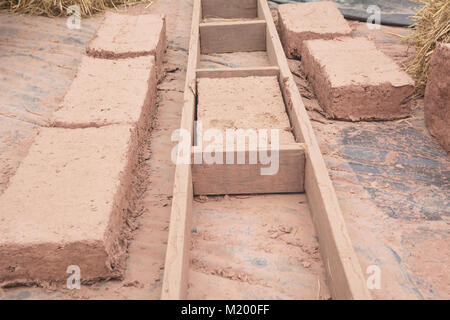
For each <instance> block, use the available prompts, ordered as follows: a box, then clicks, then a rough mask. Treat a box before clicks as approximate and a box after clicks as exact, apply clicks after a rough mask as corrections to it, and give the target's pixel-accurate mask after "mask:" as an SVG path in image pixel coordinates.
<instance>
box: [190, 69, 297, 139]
mask: <svg viewBox="0 0 450 320" xmlns="http://www.w3.org/2000/svg"><path fill="white" fill-rule="evenodd" d="M197 91H198V105H197V118H198V120H199V121H201V122H202V126H203V131H204V132H205V131H206V130H208V129H219V130H221V131H222V132H223V135H224V137H225V132H226V129H255V130H258V129H266V130H270V129H278V130H279V137H280V145H281V144H289V143H295V140H294V136H293V135H292V133H291V131H290V123H289V118H288V116H287V114H286V110H285V106H284V102H283V97H282V95H281V90H280V86H279V84H278V80H277V77H275V76H272V77H254V76H252V77H236V78H211V79H210V78H200V79H198V87H197ZM268 138H269V141H270V131H269V132H268ZM224 145H225V142H224Z"/></svg>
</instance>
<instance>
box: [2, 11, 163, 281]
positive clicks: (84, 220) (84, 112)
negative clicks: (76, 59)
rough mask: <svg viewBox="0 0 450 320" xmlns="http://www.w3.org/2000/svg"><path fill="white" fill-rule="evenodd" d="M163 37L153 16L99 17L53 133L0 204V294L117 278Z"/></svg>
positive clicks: (44, 136)
mask: <svg viewBox="0 0 450 320" xmlns="http://www.w3.org/2000/svg"><path fill="white" fill-rule="evenodd" d="M165 29H166V26H165V18H164V17H163V16H159V15H140V16H137V15H132V16H131V15H122V14H118V13H112V12H111V13H107V14H106V15H105V18H104V20H103V22H102V24H101V26H100V28H99V30H98V31H97V34H96V35H95V36H94V38H93V39H92V40H91V42H90V43H89V45H88V48H87V50H86V55H85V56H84V57H83V58H82V61H81V64H80V65H79V68H78V71H77V75H76V77H75V79H74V81H73V83H72V84H71V86H70V88H69V90H68V92H67V93H66V95H65V97H64V100H63V102H62V103H61V105H60V106H59V108H58V109H57V111H56V112H55V113H54V115H53V119H52V121H51V123H52V125H51V126H49V127H45V128H41V129H40V131H39V134H38V136H37V138H36V140H35V142H34V144H33V145H32V146H31V148H30V150H29V153H28V155H27V157H26V158H25V159H24V161H23V162H22V163H21V165H20V167H19V168H18V170H17V172H16V174H15V176H14V177H12V179H11V181H10V184H9V186H8V188H7V189H6V190H5V192H4V193H3V194H2V195H1V196H0V208H2V209H1V212H0V234H1V237H0V257H1V258H0V286H5V285H13V284H32V283H34V284H45V283H49V282H56V281H65V280H66V279H67V277H69V276H70V275H69V274H67V269H68V267H69V266H73V265H75V266H77V267H79V269H80V271H81V280H82V281H83V282H89V281H93V280H98V279H106V278H120V277H122V275H123V272H124V265H125V259H126V252H127V248H126V246H127V245H126V244H127V238H128V236H129V232H130V231H129V230H127V229H126V228H125V225H126V221H127V218H128V215H129V212H130V208H131V207H132V204H133V201H134V198H133V191H132V190H133V188H132V185H133V183H134V180H133V176H135V175H134V172H135V170H136V166H137V163H138V153H139V146H140V145H142V142H143V139H144V138H145V136H146V133H147V131H148V130H149V128H150V127H151V123H152V117H153V113H154V110H155V107H156V86H157V81H158V79H159V78H160V77H161V76H162V74H163V70H162V59H163V56H164V52H165V48H166V34H165V32H166V31H165ZM71 268H73V267H71Z"/></svg>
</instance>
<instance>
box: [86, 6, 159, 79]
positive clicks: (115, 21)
mask: <svg viewBox="0 0 450 320" xmlns="http://www.w3.org/2000/svg"><path fill="white" fill-rule="evenodd" d="M166 42H167V39H166V20H165V16H163V15H157V14H145V15H129V14H119V13H113V12H107V13H106V14H105V18H104V20H103V22H102V24H101V26H100V28H99V29H98V31H97V33H96V35H95V36H94V38H93V39H92V40H91V42H90V43H89V45H88V46H87V48H86V52H87V54H88V55H90V56H93V57H96V58H104V59H120V58H134V57H139V56H145V55H154V56H155V61H156V73H157V77H158V79H160V78H161V77H162V75H163V70H162V59H163V55H164V51H165V49H166Z"/></svg>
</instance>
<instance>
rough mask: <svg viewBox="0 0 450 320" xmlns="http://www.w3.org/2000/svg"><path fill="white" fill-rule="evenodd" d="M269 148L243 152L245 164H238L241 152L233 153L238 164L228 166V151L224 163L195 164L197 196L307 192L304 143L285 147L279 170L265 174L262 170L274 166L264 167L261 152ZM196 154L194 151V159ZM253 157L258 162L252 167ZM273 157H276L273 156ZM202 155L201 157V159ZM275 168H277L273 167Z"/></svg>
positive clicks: (280, 148) (281, 149)
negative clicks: (250, 161) (305, 185)
mask: <svg viewBox="0 0 450 320" xmlns="http://www.w3.org/2000/svg"><path fill="white" fill-rule="evenodd" d="M261 151H263V152H267V149H265V150H262V149H256V150H255V149H253V150H247V151H242V152H243V153H245V164H237V153H238V151H230V154H231V155H232V157H233V158H232V159H233V163H234V164H226V163H225V162H226V157H227V152H226V151H224V152H223V153H222V159H223V162H224V164H205V163H204V162H203V163H202V164H193V166H192V181H193V184H194V195H223V194H262V193H293V192H296V193H300V192H304V175H305V170H304V169H305V150H304V145H303V144H299V143H296V144H291V145H284V146H283V145H282V146H280V147H279V149H278V159H275V158H273V159H271V160H272V161H278V166H277V167H278V170H277V171H276V173H275V174H272V175H262V174H261V173H262V171H261V168H268V167H270V166H271V165H270V164H261V163H260V161H259V155H258V153H259V152H261ZM195 153H201V151H197V152H193V159H194V157H195ZM250 154H252V156H254V157H255V159H258V162H257V163H256V164H249V159H250ZM272 156H273V154H272ZM201 157H202V155H201V154H200V157H199V158H200V159H203V158H201ZM272 168H276V167H275V166H273V167H272Z"/></svg>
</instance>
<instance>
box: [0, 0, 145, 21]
mask: <svg viewBox="0 0 450 320" xmlns="http://www.w3.org/2000/svg"><path fill="white" fill-rule="evenodd" d="M143 2H147V3H151V2H153V0H0V10H1V11H8V12H12V13H24V14H33V15H43V16H48V17H57V16H64V15H67V8H68V7H70V6H72V5H78V6H79V7H80V12H81V16H82V17H87V16H91V15H92V14H94V13H97V12H101V11H103V10H105V9H106V8H115V7H116V6H119V5H125V6H130V5H133V4H136V3H143Z"/></svg>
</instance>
